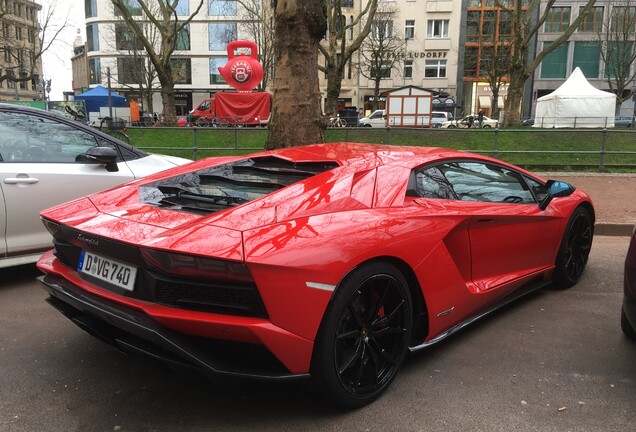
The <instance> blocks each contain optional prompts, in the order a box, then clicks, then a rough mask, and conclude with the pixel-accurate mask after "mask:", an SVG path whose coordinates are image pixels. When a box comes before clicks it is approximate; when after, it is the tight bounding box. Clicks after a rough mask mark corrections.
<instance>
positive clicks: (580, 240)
mask: <svg viewBox="0 0 636 432" xmlns="http://www.w3.org/2000/svg"><path fill="white" fill-rule="evenodd" d="M593 235H594V224H593V222H592V217H591V216H590V213H589V211H587V210H586V209H585V208H583V207H578V208H577V209H576V210H574V213H572V216H571V217H570V220H569V222H568V225H567V227H566V230H565V233H564V234H563V239H562V240H561V246H560V248H559V253H558V255H557V260H556V271H555V277H554V279H555V282H556V283H557V288H570V287H571V286H574V285H576V283H577V282H578V281H579V279H580V278H581V276H582V275H583V271H584V270H585V266H586V264H587V259H588V256H589V255H590V249H591V248H592V238H593Z"/></svg>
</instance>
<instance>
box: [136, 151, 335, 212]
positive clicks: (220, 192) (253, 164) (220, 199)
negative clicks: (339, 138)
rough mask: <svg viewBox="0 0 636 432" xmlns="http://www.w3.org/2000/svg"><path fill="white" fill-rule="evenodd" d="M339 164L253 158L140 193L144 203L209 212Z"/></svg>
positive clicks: (155, 185)
mask: <svg viewBox="0 0 636 432" xmlns="http://www.w3.org/2000/svg"><path fill="white" fill-rule="evenodd" d="M336 167H338V164H337V163H335V162H292V161H288V160H284V159H280V158H277V157H263V158H250V159H244V160H241V161H237V162H232V163H229V164H223V165H218V166H214V167H210V168H205V169H202V170H199V171H194V172H191V173H187V174H183V175H179V176H176V177H171V178H169V179H165V180H161V181H159V182H155V183H151V184H148V185H144V186H142V187H141V188H140V190H139V193H140V199H141V201H142V202H143V203H144V204H150V205H154V206H157V207H162V208H169V209H171V210H182V211H187V212H194V213H203V214H208V213H214V212H216V211H219V210H224V209H226V208H228V207H234V206H238V205H241V204H244V203H247V202H249V201H252V200H254V199H257V198H260V197H261V196H264V195H267V194H269V193H272V192H274V191H276V190H278V189H281V188H284V187H286V186H289V185H291V184H293V183H296V182H299V181H302V180H305V179H307V178H309V177H312V176H314V175H316V174H319V173H322V172H324V171H328V170H330V169H333V168H336Z"/></svg>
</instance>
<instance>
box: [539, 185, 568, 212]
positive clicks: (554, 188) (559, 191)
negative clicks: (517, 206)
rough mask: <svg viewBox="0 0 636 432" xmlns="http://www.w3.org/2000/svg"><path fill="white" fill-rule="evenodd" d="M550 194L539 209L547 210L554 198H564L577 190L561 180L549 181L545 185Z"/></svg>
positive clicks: (540, 204) (542, 201)
mask: <svg viewBox="0 0 636 432" xmlns="http://www.w3.org/2000/svg"><path fill="white" fill-rule="evenodd" d="M545 187H546V189H547V191H548V194H547V195H546V196H545V198H543V200H541V202H540V203H539V208H540V209H541V210H545V209H546V208H547V207H548V205H549V204H550V202H551V201H552V199H553V198H563V197H567V196H570V195H572V194H573V193H574V191H575V190H576V188H575V187H574V186H572V185H571V184H570V183H566V182H564V181H560V180H548V181H547V183H546V184H545Z"/></svg>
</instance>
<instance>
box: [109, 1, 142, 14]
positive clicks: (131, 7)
mask: <svg viewBox="0 0 636 432" xmlns="http://www.w3.org/2000/svg"><path fill="white" fill-rule="evenodd" d="M124 7H125V8H126V10H128V12H130V14H131V15H132V16H139V15H141V12H142V9H141V6H140V5H139V1H138V0H124ZM114 9H115V16H121V10H119V8H118V7H117V6H114Z"/></svg>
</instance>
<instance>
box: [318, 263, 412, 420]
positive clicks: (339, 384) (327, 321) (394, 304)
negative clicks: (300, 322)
mask: <svg viewBox="0 0 636 432" xmlns="http://www.w3.org/2000/svg"><path fill="white" fill-rule="evenodd" d="M411 305H412V302H411V295H410V291H409V288H408V284H407V282H406V279H405V278H404V276H403V275H402V274H401V273H400V271H399V270H398V269H397V268H396V267H395V266H393V265H391V264H388V263H381V262H376V263H367V264H363V265H361V266H359V267H357V268H355V269H354V270H352V271H351V272H350V273H349V275H347V277H346V278H345V279H344V280H343V281H342V282H341V283H340V284H339V285H338V287H337V289H336V291H335V293H334V295H333V297H332V299H331V302H330V303H329V306H328V307H327V310H326V311H325V315H324V317H323V320H322V322H321V325H320V328H319V330H318V334H317V336H316V341H315V344H314V351H313V356H312V363H311V375H312V381H313V384H314V386H315V388H316V390H317V391H318V393H319V394H320V396H322V397H323V398H324V399H325V400H326V401H328V402H330V403H333V404H335V405H337V406H340V407H343V408H357V407H361V406H364V405H366V404H368V403H370V402H372V401H373V400H375V399H376V398H377V397H379V396H380V395H381V394H382V393H383V392H384V391H385V390H386V389H387V387H388V386H389V385H390V383H391V381H392V380H393V379H394V378H395V376H396V374H397V371H398V369H399V367H400V365H401V364H402V361H403V360H404V357H405V355H406V351H407V348H408V344H409V339H410V334H411V327H412V323H413V318H412V317H413V311H412V306H411Z"/></svg>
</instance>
